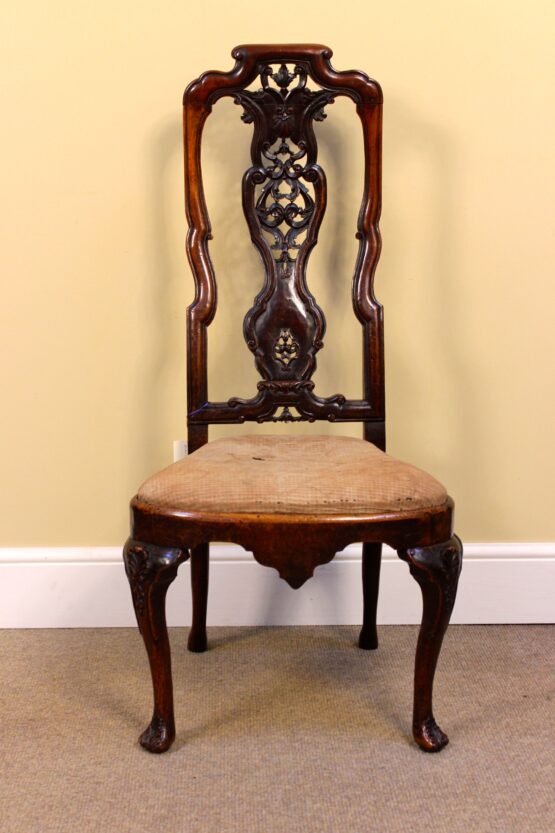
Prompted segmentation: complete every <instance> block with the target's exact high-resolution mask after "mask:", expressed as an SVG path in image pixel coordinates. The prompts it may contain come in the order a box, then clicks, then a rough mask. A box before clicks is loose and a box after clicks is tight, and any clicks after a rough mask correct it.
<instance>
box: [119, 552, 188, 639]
mask: <svg viewBox="0 0 555 833" xmlns="http://www.w3.org/2000/svg"><path fill="white" fill-rule="evenodd" d="M188 557H189V552H188V550H180V549H169V548H167V547H158V546H154V545H151V544H148V545H147V544H142V543H141V542H137V541H133V540H131V539H130V540H129V541H128V542H127V543H126V545H125V548H124V551H123V560H124V563H125V572H126V574H127V578H128V579H129V586H130V588H131V596H132V599H133V606H134V608H135V613H136V614H137V620H138V622H139V626H140V627H143V626H144V624H145V622H146V620H147V619H148V610H147V607H148V605H147V601H148V594H149V593H150V592H151V590H152V589H153V588H154V587H155V586H156V585H168V584H170V583H171V582H172V581H173V579H174V578H175V576H176V574H177V569H178V567H179V565H180V564H181V562H182V561H185V560H186V559H187V558H188ZM150 627H151V629H152V632H153V634H154V637H155V638H156V636H157V632H156V628H155V626H154V624H152V623H151V624H150Z"/></svg>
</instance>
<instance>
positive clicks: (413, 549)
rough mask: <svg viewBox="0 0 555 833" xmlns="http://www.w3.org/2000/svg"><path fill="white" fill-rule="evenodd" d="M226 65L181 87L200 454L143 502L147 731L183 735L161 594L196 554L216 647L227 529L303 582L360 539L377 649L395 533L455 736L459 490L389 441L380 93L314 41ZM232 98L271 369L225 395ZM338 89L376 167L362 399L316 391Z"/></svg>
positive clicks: (420, 701) (161, 477) (155, 480)
mask: <svg viewBox="0 0 555 833" xmlns="http://www.w3.org/2000/svg"><path fill="white" fill-rule="evenodd" d="M232 55H233V57H234V58H235V66H234V67H233V69H232V70H231V71H230V72H207V73H205V74H203V75H201V76H200V78H198V79H197V80H196V81H193V82H192V83H191V84H190V85H189V87H188V88H187V90H186V92H185V95H184V145H185V182H186V211H187V219H188V223H189V233H188V237H187V252H188V257H189V262H190V265H191V269H192V272H193V275H194V279H195V285H196V296H195V299H194V301H193V303H192V304H191V306H190V307H189V308H188V315H187V347H188V350H187V354H188V355H187V362H188V363H187V391H188V433H187V437H188V455H187V457H185V458H184V459H183V460H180V461H179V462H177V463H174V464H173V465H171V466H169V467H168V468H166V469H164V470H163V471H161V472H159V473H157V474H155V475H154V476H153V477H151V478H150V479H149V480H147V481H146V482H145V483H144V484H143V485H142V486H141V488H140V489H139V491H138V493H137V495H136V496H135V497H134V498H133V500H132V501H131V518H132V521H131V523H132V528H131V537H130V538H129V540H128V541H127V543H126V545H125V548H124V561H125V569H126V573H127V576H128V579H129V583H130V586H131V594H132V599H133V604H134V608H135V613H136V616H137V621H138V624H139V629H140V632H141V634H142V637H143V639H144V643H145V646H146V650H147V653H148V658H149V662H150V668H151V673H152V683H153V689H154V713H153V716H152V720H151V722H150V724H149V725H148V727H147V728H146V729H145V731H144V732H143V734H142V735H141V737H140V738H139V741H140V743H141V745H142V746H143V747H144V748H145V749H147V750H149V751H150V752H163V751H165V750H166V749H168V748H169V747H170V745H171V743H172V741H173V740H174V738H175V724H174V714H173V690H172V676H171V660H170V646H169V641H168V632H167V627H166V617H165V598H166V592H167V589H168V587H169V585H170V583H171V582H172V581H173V579H174V578H175V576H176V574H177V570H178V567H179V565H180V564H181V563H182V562H183V561H185V560H187V559H188V558H190V560H191V581H192V596H193V622H192V628H191V630H190V633H189V640H188V648H189V650H190V651H196V652H201V651H204V650H206V647H207V642H206V606H207V594H208V558H209V542H210V541H230V542H234V543H236V544H239V545H241V546H243V547H244V548H245V549H246V550H249V551H251V552H252V553H253V555H254V558H255V559H256V560H257V561H258V562H259V563H260V564H263V565H265V566H267V567H273V568H275V569H276V570H277V571H278V572H279V575H280V576H281V577H282V578H283V579H285V580H286V581H287V582H288V583H289V584H290V585H291V587H293V588H297V587H300V586H301V585H302V584H303V583H304V582H305V581H306V580H307V579H308V578H310V576H312V574H313V572H314V569H315V568H316V567H317V566H318V565H321V564H325V563H327V562H329V561H330V560H331V559H332V558H333V557H334V555H335V553H336V552H338V551H340V550H342V549H344V548H345V547H346V546H347V545H348V544H351V543H353V542H362V545H363V549H362V585H363V624H362V630H361V632H360V638H359V645H360V647H361V648H363V649H367V650H368V649H374V648H376V647H377V635H376V605H377V599H378V585H379V574H380V561H381V547H382V544H383V543H386V544H388V545H389V546H391V547H393V548H394V549H395V550H397V552H398V554H399V556H400V558H401V559H403V560H404V561H406V562H407V563H408V565H409V568H410V572H411V574H412V575H413V576H414V578H415V579H416V581H417V582H418V584H419V585H420V588H421V591H422V597H423V615H422V624H421V628H420V634H419V637H418V643H417V648H416V662H415V682H414V711H413V727H412V728H413V736H414V739H415V740H416V743H417V744H418V745H419V746H420V747H421V748H422V749H424V750H426V751H428V752H437V751H439V750H440V749H442V748H443V747H444V746H445V745H446V744H447V742H448V739H447V736H446V735H445V734H444V733H443V732H442V730H441V729H440V728H439V726H438V725H437V723H436V721H435V719H434V716H433V712H432V687H433V680H434V673H435V668H436V664H437V660H438V656H439V652H440V649H441V643H442V640H443V636H444V633H445V630H446V628H447V626H448V623H449V619H450V616H451V611H452V609H453V605H454V602H455V595H456V591H457V583H458V579H459V573H460V569H461V566H462V545H461V542H460V540H459V539H458V538H457V537H456V536H455V535H454V534H453V531H452V519H453V501H452V500H451V498H450V497H449V496H448V495H447V492H446V491H445V489H444V487H443V486H442V485H441V484H440V483H438V481H437V480H435V479H434V478H433V477H431V476H430V475H428V474H426V473H425V472H423V471H420V470H419V469H416V468H415V467H414V466H411V465H409V464H407V463H403V462H401V461H398V460H396V459H394V458H392V457H390V456H388V455H387V454H385V412H384V362H383V315H382V307H381V306H380V304H379V303H378V301H377V300H376V298H375V296H374V292H373V275H374V271H375V268H376V264H377V261H378V257H379V252H380V236H379V231H378V220H379V215H380V201H381V128H382V93H381V89H380V87H379V85H378V84H377V83H376V82H375V81H372V80H370V79H369V78H368V76H366V75H365V74H364V73H362V72H358V71H352V72H336V71H335V70H334V69H333V68H332V66H331V64H330V58H331V55H332V52H331V50H330V49H328V48H327V47H325V46H319V45H314V44H293V45H277V46H276V45H254V46H240V47H237V48H236V49H234V50H233V52H232ZM223 96H231V97H232V98H233V99H234V101H235V103H236V104H238V105H240V107H241V108H242V111H243V112H242V116H241V118H242V120H243V121H244V122H245V123H246V124H248V125H251V124H252V125H253V127H252V136H251V161H252V165H251V167H249V168H248V170H247V171H246V172H245V174H244V176H243V180H242V201H243V211H244V214H245V218H246V221H247V224H248V227H249V231H250V235H251V238H252V242H253V244H254V245H255V247H256V248H257V249H258V251H259V253H260V256H261V258H262V263H263V266H264V271H265V279H264V284H263V287H262V289H261V290H260V292H259V294H258V295H257V297H256V298H255V300H254V304H253V306H252V307H251V309H250V311H249V312H247V314H246V317H245V320H244V337H245V340H246V343H247V346H248V348H249V350H251V351H252V353H253V354H254V358H255V364H256V367H257V370H258V372H259V374H260V377H261V380H260V381H259V382H258V386H257V388H258V389H257V392H256V395H254V396H253V397H252V398H250V399H238V398H233V399H229V400H228V401H227V402H212V401H210V399H209V398H208V387H207V360H206V355H207V354H206V350H207V328H208V326H209V325H210V323H211V321H212V320H213V318H214V314H215V312H216V279H215V275H214V271H213V268H212V264H211V260H210V255H209V251H208V241H209V240H210V239H211V232H210V222H209V218H208V214H207V209H206V204H205V200H204V193H203V186H202V178H201V162H200V160H201V153H200V149H201V137H202V131H203V126H204V123H205V121H206V119H207V117H208V115H209V114H210V111H211V109H212V106H213V105H214V104H215V102H217V101H218V100H219V99H220V98H222V97H223ZM338 96H347V97H348V98H349V99H351V100H352V101H353V102H354V103H355V105H356V111H357V114H358V116H359V118H360V121H361V124H362V132H363V142H364V152H365V174H364V192H363V198H362V204H361V207H360V213H359V217H358V230H357V234H356V236H357V238H358V240H359V250H358V258H357V261H356V266H355V272H354V277H353V282H352V300H353V308H354V312H355V315H356V317H357V319H358V321H359V322H360V325H361V330H362V343H363V369H364V387H363V398H362V399H360V400H350V399H347V398H345V397H344V396H342V395H339V394H338V395H335V396H330V397H321V396H318V395H317V394H316V393H315V390H314V387H315V386H314V382H313V381H312V375H313V373H314V370H315V366H316V353H317V351H318V350H319V349H320V348H321V347H322V346H323V343H322V338H323V336H324V330H325V320H324V315H323V313H322V310H321V309H320V307H319V306H318V305H317V303H316V300H315V298H314V297H313V295H312V294H311V292H310V290H309V288H308V286H307V282H306V265H307V259H308V256H309V254H310V252H311V250H312V249H313V247H314V246H315V244H316V241H317V237H318V231H319V227H320V224H321V221H322V217H323V215H324V211H325V207H326V177H325V174H324V171H323V170H322V168H321V167H320V166H319V165H318V163H317V143H316V136H315V132H314V122H315V121H322V119H324V118H325V113H324V108H325V107H326V105H329V104H331V103H332V102H333V101H334V100H335V99H336V98H337V97H338ZM316 420H328V421H330V422H359V423H362V425H363V438H361V439H356V438H351V437H339V436H337V437H331V436H323V435H318V434H316V433H315V434H314V435H312V434H309V435H305V436H302V437H298V436H282V435H280V436H272V435H270V434H267V435H256V436H254V435H246V436H237V437H233V438H227V439H218V440H214V441H212V442H208V426H209V425H210V424H222V423H227V424H236V425H240V424H243V423H245V422H256V423H265V422H270V423H275V422H297V421H306V422H309V423H312V422H315V421H316Z"/></svg>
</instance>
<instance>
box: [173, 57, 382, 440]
mask: <svg viewBox="0 0 555 833" xmlns="http://www.w3.org/2000/svg"><path fill="white" fill-rule="evenodd" d="M233 54H234V57H235V59H236V65H235V67H234V69H233V70H232V71H231V72H229V73H220V72H218V73H215V72H214V73H212V72H209V73H205V74H203V75H202V76H201V77H200V78H199V79H197V80H196V81H195V82H193V83H192V84H191V85H190V86H189V87H188V89H187V91H186V93H185V98H184V103H185V123H186V124H185V126H186V130H185V137H186V156H187V160H188V163H187V168H186V169H187V172H188V173H187V177H188V189H187V192H186V205H187V215H188V218H189V223H190V232H189V237H188V243H187V249H188V254H189V259H190V262H191V266H192V268H193V273H194V275H195V280H196V285H197V293H196V296H195V301H194V303H193V304H192V305H191V307H190V308H189V319H190V320H189V352H190V356H191V360H190V366H191V368H192V374H190V386H189V403H190V411H189V415H188V419H189V423H190V424H191V425H199V426H200V425H205V424H209V423H212V422H218V423H224V422H229V423H243V422H245V421H250V420H252V421H266V420H272V419H273V418H274V417H275V416H276V414H277V413H278V412H279V410H280V408H283V407H291V406H295V407H296V408H297V410H298V412H299V413H300V414H301V415H302V416H303V417H305V418H307V419H311V420H314V419H327V420H332V421H333V420H338V421H342V422H344V421H349V422H355V421H364V422H365V423H366V424H367V425H369V424H370V423H372V422H375V423H380V424H381V423H383V420H384V397H383V360H382V354H383V335H382V333H383V329H382V319H381V307H380V305H379V304H378V302H377V301H376V299H375V297H374V295H373V288H372V285H373V275H374V270H375V267H376V263H377V260H378V256H379V250H380V236H379V230H378V219H379V213H380V170H381V158H380V147H381V112H382V108H381V100H382V98H381V91H380V88H379V86H378V84H376V83H375V82H374V81H371V80H370V79H369V78H368V76H366V75H365V74H364V73H361V72H358V71H356V72H355V71H353V72H336V71H335V70H334V69H333V68H332V67H331V65H330V62H329V59H330V56H331V52H330V50H328V49H327V48H324V47H320V46H308V47H307V46H305V45H302V46H297V45H293V46H288V47H286V48H281V47H271V46H260V47H259V46H257V47H240V48H237V49H236V50H235V51H234V53H233ZM311 87H312V89H311ZM225 96H230V97H232V98H233V100H234V101H235V103H236V104H238V105H239V106H240V107H241V108H242V111H243V112H242V114H241V118H242V120H243V121H244V122H245V123H246V124H248V125H251V126H252V138H251V166H250V167H249V168H248V170H247V171H246V172H245V174H244V177H243V183H242V199H243V210H244V213H245V217H246V219H247V223H248V226H249V230H250V234H251V238H252V240H253V243H254V245H255V246H256V247H257V249H258V251H259V252H260V255H261V257H262V260H263V263H264V268H265V273H266V275H265V282H264V285H263V287H262V289H261V291H260V292H259V294H258V295H257V297H256V299H255V301H254V303H253V306H252V308H251V309H250V311H249V312H248V313H247V315H246V317H245V321H244V327H243V330H244V336H245V340H246V342H247V346H248V348H249V350H250V351H251V352H252V353H253V354H254V358H255V364H256V368H257V370H258V372H259V373H260V376H261V377H262V380H263V381H264V382H268V383H272V384H274V383H278V382H279V383H281V382H285V381H303V382H305V381H310V380H311V378H312V376H313V374H314V371H315V369H316V354H317V352H318V351H319V350H320V349H321V347H322V346H323V337H324V334H325V320H324V316H323V313H322V311H321V309H320V308H319V307H318V305H317V303H316V300H315V298H314V297H313V295H312V294H311V293H310V291H309V289H308V287H307V284H306V265H307V261H308V257H309V256H310V252H311V250H312V248H313V247H314V245H315V244H316V242H317V238H318V232H319V229H320V226H321V222H322V219H323V216H324V212H325V208H326V177H325V175H324V172H323V171H322V169H321V168H320V166H319V165H318V163H317V155H318V148H317V142H316V137H315V133H314V127H315V122H319V121H321V120H322V119H324V118H326V113H325V110H326V109H327V106H328V105H329V104H332V103H333V102H334V100H335V98H336V97H338V96H345V97H348V98H350V99H351V100H352V101H353V102H354V104H355V105H356V111H357V114H358V116H359V118H360V121H361V124H362V128H363V142H364V153H365V177H364V192H363V198H362V204H361V209H360V212H359V219H358V226H357V229H358V230H357V238H358V239H359V241H360V243H359V255H358V258H357V263H356V267H355V274H354V277H353V308H354V312H355V315H356V316H357V318H358V320H359V322H360V324H361V325H362V328H363V334H364V336H363V337H364V342H363V345H364V346H363V354H364V375H363V380H364V389H363V394H362V397H361V398H360V399H349V400H346V399H345V397H342V396H340V395H337V396H331V397H319V396H317V395H316V394H315V393H314V392H313V389H312V388H308V387H306V388H305V387H302V388H298V389H296V390H293V389H290V390H289V391H287V392H285V391H284V390H283V389H279V390H277V389H276V388H274V387H267V388H264V389H261V388H259V391H258V393H257V395H256V396H253V397H252V398H249V399H238V398H233V399H231V400H229V402H210V401H209V400H208V396H207V391H206V387H207V385H206V381H207V380H206V365H205V355H206V350H205V347H206V327H208V326H209V325H210V323H211V321H212V319H213V316H214V313H215V309H216V302H217V293H216V281H215V275H214V270H213V266H212V263H211V259H210V253H209V251H208V246H207V244H208V241H209V240H210V237H211V234H210V222H209V218H208V214H207V211H206V204H205V201H204V195H203V191H202V179H201V167H200V158H201V156H200V147H201V136H202V129H203V125H204V123H205V121H206V118H207V116H208V114H209V112H210V110H211V108H212V106H213V105H214V103H215V102H216V101H218V100H219V99H220V98H222V97H225ZM280 328H283V329H289V330H290V331H291V333H293V334H294V339H295V341H296V342H297V344H298V348H297V354H296V355H295V358H294V359H292V360H291V361H289V362H287V361H283V360H282V359H283V358H284V354H280V353H277V354H276V351H275V343H276V338H277V336H278V332H279V330H280ZM285 355H286V354H285ZM376 430H377V431H378V433H379V432H380V431H381V430H382V429H380V428H378V429H376ZM374 433H375V432H374Z"/></svg>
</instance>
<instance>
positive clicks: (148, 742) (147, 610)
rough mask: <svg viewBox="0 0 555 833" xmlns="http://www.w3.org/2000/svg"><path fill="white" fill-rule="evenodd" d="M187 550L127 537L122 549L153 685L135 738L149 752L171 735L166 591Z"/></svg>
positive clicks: (160, 748)
mask: <svg viewBox="0 0 555 833" xmlns="http://www.w3.org/2000/svg"><path fill="white" fill-rule="evenodd" d="M188 555H189V553H188V551H187V550H180V549H168V548H167V547H157V546H154V545H152V544H144V543H142V542H141V541H134V540H133V539H131V538H130V539H129V540H128V541H127V543H126V545H125V548H124V550H123V559H124V562H125V572H126V573H127V578H128V579H129V584H130V586H131V595H132V597H133V606H134V608H135V614H136V616H137V622H138V625H139V630H140V632H141V635H142V637H143V640H144V643H145V647H146V651H147V654H148V660H149V663H150V671H151V674H152V687H153V689H154V712H153V715H152V720H151V722H150V724H149V725H148V726H147V728H146V729H145V731H144V732H143V733H142V735H141V736H140V738H139V743H140V744H141V746H143V747H144V748H145V749H148V751H149V752H165V751H166V749H169V747H170V746H171V744H172V742H173V740H174V738H175V721H174V716H173V687H172V671H171V655H170V643H169V639H168V629H167V626H166V593H167V591H168V587H169V586H170V584H171V583H172V581H173V580H174V578H175V577H176V575H177V569H178V567H179V565H180V564H181V562H182V561H185V560H186V559H187V558H188Z"/></svg>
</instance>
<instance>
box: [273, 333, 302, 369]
mask: <svg viewBox="0 0 555 833" xmlns="http://www.w3.org/2000/svg"><path fill="white" fill-rule="evenodd" d="M298 355H299V345H298V343H297V342H296V341H295V339H294V338H293V334H292V332H291V330H290V329H289V328H288V327H282V329H281V330H280V333H279V336H278V339H277V341H276V343H275V345H274V356H275V358H276V359H277V360H278V362H281V363H282V364H283V365H285V367H288V366H289V365H290V364H291V362H292V361H293V359H296V358H297V356H298Z"/></svg>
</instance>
